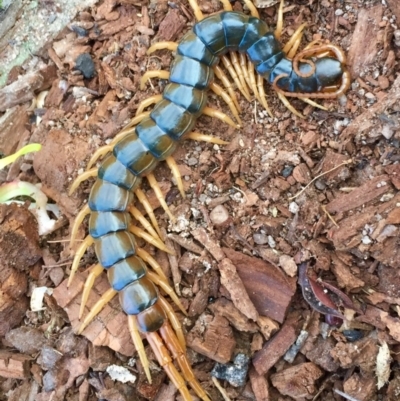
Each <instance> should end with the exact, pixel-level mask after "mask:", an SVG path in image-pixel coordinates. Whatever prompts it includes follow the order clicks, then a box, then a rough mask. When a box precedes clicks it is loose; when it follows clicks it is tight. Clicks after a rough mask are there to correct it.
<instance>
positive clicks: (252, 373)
mask: <svg viewBox="0 0 400 401" xmlns="http://www.w3.org/2000/svg"><path fill="white" fill-rule="evenodd" d="M249 378H250V383H251V388H252V389H253V392H254V395H255V397H256V401H270V396H269V385H268V381H267V379H266V378H265V376H263V375H259V374H258V373H257V372H256V370H255V369H254V368H251V369H250V370H249Z"/></svg>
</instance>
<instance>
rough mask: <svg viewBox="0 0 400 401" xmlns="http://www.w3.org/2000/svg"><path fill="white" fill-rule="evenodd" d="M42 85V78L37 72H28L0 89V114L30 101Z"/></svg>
mask: <svg viewBox="0 0 400 401" xmlns="http://www.w3.org/2000/svg"><path fill="white" fill-rule="evenodd" d="M42 84H43V76H42V75H41V74H40V73H39V72H28V73H27V74H25V75H22V76H20V77H19V78H18V80H17V81H15V82H13V83H12V84H10V85H8V86H5V87H4V88H1V89H0V112H2V111H6V110H7V109H9V108H11V107H14V106H16V105H18V104H22V103H25V102H28V101H29V100H32V99H33V98H34V97H35V91H36V90H37V89H38V88H40V87H41V86H42Z"/></svg>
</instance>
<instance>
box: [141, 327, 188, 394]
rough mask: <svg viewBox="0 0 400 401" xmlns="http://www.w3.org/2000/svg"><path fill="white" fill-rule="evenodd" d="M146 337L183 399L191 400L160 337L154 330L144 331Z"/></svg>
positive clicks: (184, 383)
mask: <svg viewBox="0 0 400 401" xmlns="http://www.w3.org/2000/svg"><path fill="white" fill-rule="evenodd" d="M146 339H147V341H148V342H149V344H150V346H151V348H152V350H153V352H154V354H155V356H156V358H157V361H158V363H159V364H160V366H161V367H162V368H163V369H164V370H165V373H166V374H167V376H168V377H169V379H170V380H171V382H172V383H174V386H175V387H176V388H177V389H178V391H179V392H180V393H181V395H182V398H183V400H184V401H193V399H192V396H191V395H190V393H189V390H188V388H187V387H186V382H185V380H184V379H183V377H182V376H181V374H180V373H179V372H178V370H177V369H176V367H175V366H174V364H173V363H172V358H171V356H170V354H169V352H168V350H167V348H166V346H165V345H164V343H163V341H162V339H161V337H160V336H159V335H158V334H157V333H156V332H149V333H146Z"/></svg>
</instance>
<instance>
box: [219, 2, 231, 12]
mask: <svg viewBox="0 0 400 401" xmlns="http://www.w3.org/2000/svg"><path fill="white" fill-rule="evenodd" d="M219 1H220V2H221V3H222V7H223V8H224V10H225V11H232V5H231V3H229V0H219Z"/></svg>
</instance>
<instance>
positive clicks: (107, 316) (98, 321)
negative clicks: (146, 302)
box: [53, 272, 135, 356]
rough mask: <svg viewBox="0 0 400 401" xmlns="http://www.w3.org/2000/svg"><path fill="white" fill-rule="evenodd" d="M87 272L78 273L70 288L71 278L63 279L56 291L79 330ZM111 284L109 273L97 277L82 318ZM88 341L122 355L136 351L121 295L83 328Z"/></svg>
mask: <svg viewBox="0 0 400 401" xmlns="http://www.w3.org/2000/svg"><path fill="white" fill-rule="evenodd" d="M86 277H87V274H83V273H79V272H78V273H77V274H76V275H75V277H74V280H73V281H72V284H71V285H70V287H69V288H67V282H68V280H64V281H63V282H62V283H61V284H60V285H59V286H58V287H57V288H56V289H55V290H54V292H53V297H54V298H55V299H56V301H57V303H58V304H59V305H60V306H61V307H62V308H63V309H64V310H65V311H66V312H67V314H68V318H69V320H70V322H71V325H72V327H73V329H74V331H75V332H76V331H77V330H78V327H79V326H80V321H79V317H78V315H79V307H80V303H81V297H82V289H83V284H84V282H85V280H86ZM109 288H110V284H109V283H108V280H107V277H106V275H102V276H101V277H100V278H98V279H97V280H96V284H95V286H94V287H93V289H92V291H91V292H90V296H89V299H88V302H87V304H86V308H85V312H84V315H83V318H84V317H85V316H86V315H87V313H88V312H89V310H90V309H91V308H92V307H93V305H94V304H95V303H96V302H97V301H98V300H99V298H100V297H101V295H102V294H104V292H106V291H107V290H108V289H109ZM82 335H83V336H85V337H86V338H87V339H88V340H89V341H91V342H92V343H93V345H96V346H108V347H110V348H111V349H113V350H114V351H117V352H120V353H121V354H123V355H127V356H132V354H133V353H134V351H135V348H134V346H133V343H132V340H131V336H130V334H129V329H128V321H127V317H126V315H125V313H124V312H122V310H121V307H120V305H119V301H118V297H115V298H114V299H113V300H112V301H111V302H109V303H108V304H107V305H106V306H105V307H104V309H103V310H102V311H101V312H100V313H99V314H98V315H97V316H96V317H95V318H94V319H93V320H92V322H91V323H90V324H89V326H88V327H87V328H86V329H85V330H84V331H83V333H82Z"/></svg>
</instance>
